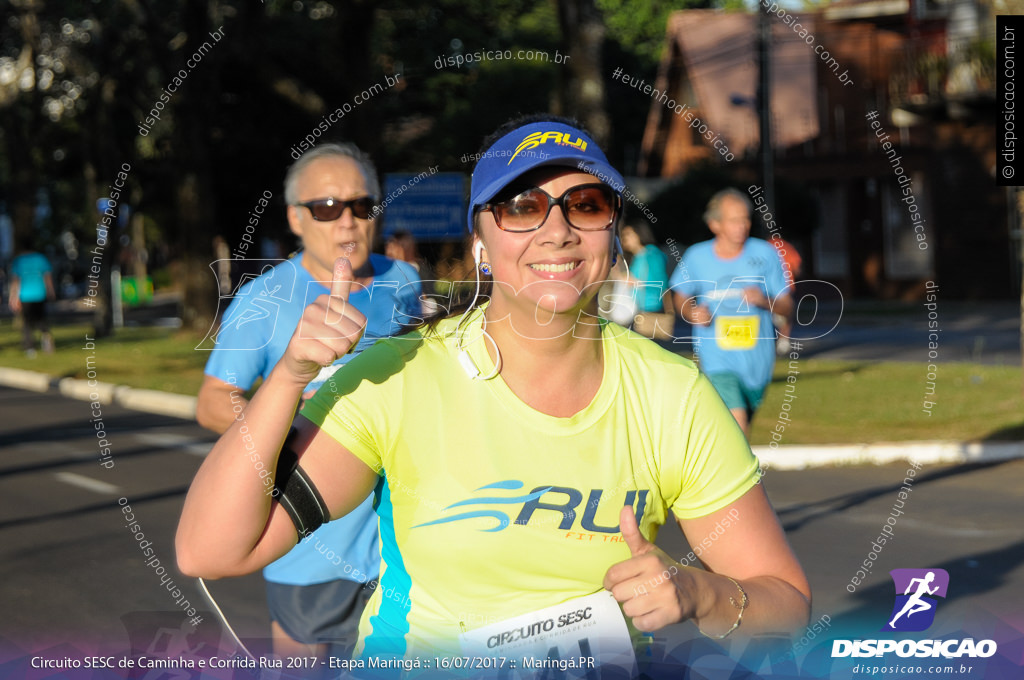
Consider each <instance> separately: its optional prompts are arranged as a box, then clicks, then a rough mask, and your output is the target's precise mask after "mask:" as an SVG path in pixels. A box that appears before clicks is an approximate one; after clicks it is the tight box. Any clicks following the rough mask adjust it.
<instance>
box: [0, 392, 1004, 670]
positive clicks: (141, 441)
mask: <svg viewBox="0 0 1024 680" xmlns="http://www.w3.org/2000/svg"><path fill="white" fill-rule="evenodd" d="M0 413H2V414H3V417H2V418H0V583H2V584H3V587H2V589H0V611H2V612H3V615H2V616H0V677H21V676H20V675H17V674H13V675H12V672H13V671H11V668H10V663H8V666H6V667H5V665H4V663H5V661H7V660H10V659H13V658H16V657H18V656H19V655H23V654H28V653H35V652H44V651H45V653H46V654H51V655H55V654H63V653H66V652H68V650H70V649H71V647H74V648H76V649H78V650H83V651H89V652H92V651H96V652H101V653H111V654H124V653H126V652H127V651H128V650H129V649H131V650H136V651H140V650H141V651H145V650H147V649H150V650H157V651H160V650H163V651H166V652H171V653H173V652H174V651H175V650H176V649H178V647H176V646H175V645H179V646H180V645H182V644H185V643H183V642H182V641H181V640H180V639H179V640H178V641H175V633H176V632H179V631H180V630H183V628H182V623H181V622H182V621H183V615H182V613H181V609H182V607H181V606H180V605H179V604H178V603H177V602H176V600H175V598H173V597H172V596H171V594H169V592H168V591H167V589H166V588H165V587H164V586H163V585H161V582H160V578H159V576H158V574H157V572H156V570H155V566H156V565H151V566H147V565H146V563H145V560H144V559H143V555H142V553H141V551H140V548H139V544H138V543H137V541H136V539H135V538H134V537H133V536H132V535H131V533H130V532H129V531H128V529H127V527H126V522H125V520H124V518H123V514H122V512H121V510H120V506H119V504H118V499H119V498H124V499H126V501H123V502H127V503H128V504H130V505H131V507H132V509H133V511H134V513H135V516H136V521H137V522H138V523H139V524H140V525H141V529H142V531H143V532H144V533H145V539H146V540H149V541H152V548H153V550H154V556H155V557H157V558H158V559H159V560H160V563H161V565H162V566H164V567H165V568H166V569H167V574H168V575H169V576H170V578H172V579H173V580H174V581H175V583H176V585H177V587H180V589H181V591H182V592H183V593H184V597H187V598H188V599H189V601H190V603H191V604H192V606H195V607H197V609H199V610H201V612H200V615H201V616H203V617H204V618H205V621H204V622H203V624H201V626H200V631H201V632H202V633H203V636H204V637H203V639H204V640H205V642H202V643H197V642H196V641H195V639H190V641H189V642H188V643H187V645H186V647H182V649H196V648H197V646H199V645H200V644H209V645H223V644H225V643H224V641H223V640H220V641H218V638H219V637H220V635H221V629H220V627H219V626H217V625H216V624H215V623H214V618H213V616H212V615H211V614H210V613H209V610H210V607H209V606H208V605H207V604H206V603H204V602H203V601H202V598H201V596H200V595H199V594H198V592H197V591H196V589H195V587H194V585H193V582H192V581H191V580H190V579H187V578H185V577H183V576H182V575H181V574H179V573H177V571H176V570H175V569H174V567H173V563H174V552H173V533H174V529H175V525H176V522H177V518H178V514H179V512H180V509H181V504H182V500H183V497H184V493H185V490H186V488H187V485H188V483H189V481H190V479H191V477H192V475H193V474H194V473H195V470H196V468H197V467H198V465H199V463H200V461H201V458H202V456H203V455H204V453H205V452H206V451H207V450H208V449H209V446H210V442H211V440H212V435H210V434H209V433H207V432H206V431H204V430H202V429H201V428H199V427H198V426H197V425H195V424H194V423H189V422H185V421H181V420H177V419H173V418H167V417H160V416H153V415H146V414H141V413H136V412H132V411H128V410H125V409H122V408H118V407H115V406H104V407H103V409H102V422H103V425H104V428H105V433H106V437H107V439H108V440H109V442H110V450H111V454H112V458H111V460H113V461H114V467H113V468H111V469H105V468H103V467H101V465H100V453H99V449H98V446H97V437H96V431H95V429H94V425H93V423H92V419H93V418H94V417H95V416H94V415H93V414H92V413H91V409H90V407H89V405H88V404H87V403H85V402H80V401H72V400H69V399H66V398H63V397H61V396H58V395H55V394H45V395H44V394H36V393H31V392H24V391H18V390H13V389H9V388H0ZM906 469H907V466H906V465H904V464H898V465H891V466H881V467H857V468H832V469H829V468H819V469H814V470H808V471H800V472H782V471H776V470H771V469H769V470H768V471H767V474H766V476H765V478H764V483H765V486H766V489H767V490H768V492H769V495H770V497H771V499H772V501H773V503H774V505H775V507H776V509H777V511H778V513H779V515H780V517H781V519H782V521H783V523H784V524H785V526H786V528H787V530H788V532H789V537H790V540H791V542H792V544H793V546H794V548H795V550H796V552H797V553H798V555H799V556H800V558H801V560H802V562H803V564H804V567H805V569H806V570H807V573H808V575H809V577H810V581H811V584H812V587H813V589H814V614H813V619H819V617H821V616H823V615H824V616H826V617H828V620H829V622H830V623H829V625H830V626H831V628H830V632H832V633H834V634H835V633H836V632H837V631H841V630H843V629H844V627H848V628H851V629H856V628H858V627H860V628H863V629H864V630H869V631H876V632H875V633H873V634H874V635H877V631H878V629H879V628H880V627H881V626H882V625H883V624H884V623H885V620H886V617H887V615H888V614H889V613H890V609H891V607H892V602H893V599H892V598H893V584H892V582H891V580H890V579H889V577H888V575H887V572H888V571H889V570H890V569H895V568H935V567H938V568H942V569H946V570H947V571H948V572H949V574H950V590H949V594H948V596H947V598H946V599H945V601H944V602H943V603H942V606H941V608H940V609H939V611H938V615H937V617H936V624H935V626H934V627H933V628H932V630H931V631H930V633H929V635H931V634H940V633H942V632H943V631H945V632H949V631H955V630H958V629H959V628H960V627H964V626H968V625H975V624H976V625H982V624H981V623H977V622H979V621H981V622H987V623H986V624H985V625H988V624H989V623H991V621H994V620H1001V621H1009V620H1011V619H1012V620H1014V621H1016V625H1017V626H1018V630H1021V629H1024V628H1022V627H1021V623H1022V619H1021V618H1020V615H1019V612H1020V610H1021V606H1022V604H1024V565H1022V561H1024V527H1022V526H1021V523H1020V516H1021V512H1020V511H1021V500H1020V499H1021V494H1020V489H1021V488H1024V460H1015V461H1008V462H1001V463H995V464H987V465H966V466H934V467H925V468H922V469H921V470H920V471H919V472H917V474H916V478H915V481H914V484H913V486H912V491H910V493H909V498H908V499H907V500H906V502H905V505H904V507H903V513H904V514H902V515H900V516H899V517H898V518H897V520H896V523H895V525H894V527H893V534H894V537H893V539H892V540H891V541H889V543H888V544H887V545H886V546H885V547H884V549H883V550H882V551H881V552H880V553H878V555H877V557H878V559H877V561H876V562H875V564H874V565H873V568H872V573H871V574H870V575H868V576H867V578H866V579H865V581H864V582H863V583H862V584H861V585H860V586H859V587H857V588H855V592H854V593H850V592H848V590H847V585H848V584H850V582H851V577H853V576H854V575H855V573H856V570H857V568H858V566H859V565H860V564H861V563H862V561H863V560H865V559H866V558H867V556H868V553H869V552H870V551H871V540H872V539H873V538H874V537H875V536H877V535H878V534H879V532H880V530H881V527H882V526H883V525H885V522H886V518H887V517H889V516H890V514H891V513H892V511H893V506H894V503H895V502H896V501H897V493H898V491H899V489H900V486H901V485H902V484H903V480H904V477H905V475H906ZM659 544H660V545H661V546H662V547H663V548H664V549H665V550H666V551H667V552H669V553H670V554H672V555H673V556H675V557H677V558H682V557H683V556H684V555H685V554H686V553H687V552H689V551H688V549H687V548H686V547H685V545H684V543H683V541H682V537H681V535H680V533H679V531H678V529H674V528H673V527H666V528H665V529H664V530H663V531H662V533H661V535H660V536H659ZM211 587H212V589H213V590H214V593H215V595H216V597H217V599H218V601H219V602H220V604H221V606H222V607H223V608H224V610H225V612H226V613H227V615H228V617H229V618H230V620H231V621H232V623H233V624H235V626H236V628H237V629H238V631H239V634H240V635H241V636H242V637H243V638H246V639H249V640H250V641H251V642H253V643H254V646H255V647H256V648H257V650H258V649H260V646H261V645H262V644H263V643H264V642H265V634H266V626H267V620H266V615H265V609H264V604H263V591H262V581H261V579H260V578H259V577H258V576H250V577H246V578H241V579H231V580H228V581H222V582H216V583H213V584H212V585H211ZM154 612H167V613H166V614H156V613H154ZM972 622H973V623H972ZM161 629H163V630H162V632H161ZM861 635H862V636H863V633H861ZM695 636H696V634H695V631H694V629H693V627H692V626H691V625H689V624H683V625H679V626H676V627H673V628H672V629H670V630H667V631H665V632H664V633H662V634H661V635H660V637H659V639H658V643H657V644H659V645H662V647H661V648H662V649H663V648H664V647H667V648H669V649H672V648H675V647H677V646H678V645H680V644H683V643H684V642H685V641H686V640H690V639H693V638H694V637H695ZM179 637H180V636H179ZM1017 637H1018V638H1019V637H1020V634H1019V632H1018V634H1017ZM260 638H264V640H263V642H261V641H260ZM1017 663H1019V661H1018V662H1017ZM5 668H6V670H5ZM40 677H42V676H40ZM708 677H712V678H713V677H717V676H714V675H709V676H708ZM723 677H725V676H723ZM931 677H935V676H931ZM1006 677H1011V676H1006Z"/></svg>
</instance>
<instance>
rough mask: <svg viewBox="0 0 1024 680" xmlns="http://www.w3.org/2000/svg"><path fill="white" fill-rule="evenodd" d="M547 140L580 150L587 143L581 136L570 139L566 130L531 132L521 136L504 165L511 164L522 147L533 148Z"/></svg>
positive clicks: (584, 147)
mask: <svg viewBox="0 0 1024 680" xmlns="http://www.w3.org/2000/svg"><path fill="white" fill-rule="evenodd" d="M548 142H554V143H555V144H559V145H561V146H572V147H575V148H577V149H579V150H580V151H586V150H587V143H586V141H584V139H583V138H582V137H577V138H576V141H575V142H574V141H572V136H571V135H570V134H569V133H568V132H555V131H554V130H552V131H550V132H532V133H530V134H528V135H526V137H523V141H521V142H519V146H517V147H516V152H515V153H514V154H512V158H509V159H508V163H507V164H506V165H512V161H514V160H515V159H516V156H518V155H519V152H520V151H522V150H523V149H533V148H536V147H538V146H540V145H541V144H547V143H548Z"/></svg>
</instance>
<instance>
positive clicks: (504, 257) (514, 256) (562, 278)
mask: <svg viewBox="0 0 1024 680" xmlns="http://www.w3.org/2000/svg"><path fill="white" fill-rule="evenodd" d="M593 182H595V179H594V176H593V175H590V174H587V173H585V172H578V171H573V170H567V169H561V168H540V169H537V170H534V171H531V172H528V173H526V174H525V175H523V176H522V177H520V178H519V179H517V180H516V183H515V186H516V187H521V188H523V189H525V188H528V187H531V186H536V187H539V188H540V189H543V190H544V191H545V192H547V193H548V194H550V195H551V196H554V197H556V198H557V197H559V196H561V195H562V194H563V193H564V192H565V190H566V189H569V188H570V187H574V186H577V185H580V184H590V183H593ZM504 195H505V194H501V195H499V199H500V198H501V197H502V196H504ZM477 226H478V232H477V233H478V234H479V238H480V239H481V241H482V242H483V244H484V248H485V250H484V254H483V260H484V261H485V262H488V263H490V265H491V272H492V274H491V275H492V277H493V279H494V284H495V285H494V287H493V290H492V293H491V306H490V309H489V310H488V315H489V316H491V315H495V316H493V317H492V318H502V317H503V316H504V315H506V314H514V315H519V314H526V315H527V316H526V317H525V318H528V319H536V320H538V321H541V322H543V321H545V319H544V318H543V315H540V314H539V313H538V312H539V311H540V310H544V312H546V314H547V315H552V314H572V315H578V313H579V312H580V311H581V310H583V309H586V308H588V307H589V306H591V305H592V304H594V299H595V297H596V295H597V289H598V284H599V283H600V282H602V281H604V280H606V279H607V278H608V272H609V270H610V269H611V262H612V253H613V240H614V234H615V232H614V226H613V227H609V228H608V229H604V230H602V231H580V230H579V229H575V228H573V227H571V226H570V225H569V223H568V222H567V221H566V219H565V215H564V214H563V213H562V210H561V208H560V207H559V206H557V205H556V206H553V207H552V208H551V211H550V212H549V213H548V217H547V220H545V222H544V224H542V225H541V227H540V228H539V229H537V230H536V231H529V232H524V233H513V232H507V231H502V230H501V229H499V228H498V226H497V224H496V223H495V221H494V215H493V214H492V213H490V212H481V213H479V216H478V218H477Z"/></svg>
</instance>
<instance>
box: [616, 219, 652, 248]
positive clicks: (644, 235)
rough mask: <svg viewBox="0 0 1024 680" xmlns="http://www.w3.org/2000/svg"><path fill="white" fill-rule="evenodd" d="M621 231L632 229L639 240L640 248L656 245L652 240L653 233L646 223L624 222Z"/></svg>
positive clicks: (638, 221) (637, 221)
mask: <svg viewBox="0 0 1024 680" xmlns="http://www.w3.org/2000/svg"><path fill="white" fill-rule="evenodd" d="M623 229H632V230H633V231H635V232H636V237H637V238H638V239H640V245H642V246H653V245H654V244H656V243H657V240H656V239H655V238H654V232H653V231H651V227H650V226H649V225H648V224H647V222H643V221H640V220H636V221H634V222H626V224H625V226H623Z"/></svg>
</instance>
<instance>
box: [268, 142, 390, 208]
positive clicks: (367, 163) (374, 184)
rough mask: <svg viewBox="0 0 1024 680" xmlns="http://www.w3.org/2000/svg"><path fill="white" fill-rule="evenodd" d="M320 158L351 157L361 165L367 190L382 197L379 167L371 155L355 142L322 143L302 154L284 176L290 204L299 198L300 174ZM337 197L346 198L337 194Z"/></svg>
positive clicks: (285, 193) (287, 198) (285, 196)
mask: <svg viewBox="0 0 1024 680" xmlns="http://www.w3.org/2000/svg"><path fill="white" fill-rule="evenodd" d="M319 158H351V159H352V160H354V161H355V162H356V164H357V165H358V166H359V169H360V170H361V171H362V173H363V178H364V179H365V180H366V190H367V191H368V192H369V194H370V195H371V196H374V197H376V198H377V199H378V200H379V199H380V181H379V180H378V179H377V168H376V167H374V165H373V161H372V160H370V155H369V154H367V153H366V152H365V151H362V150H360V148H359V147H358V146H356V145H355V144H352V143H349V142H344V143H335V142H330V143H327V144H320V145H318V146H315V147H313V148H312V149H310V150H309V151H307V152H305V153H304V154H302V156H300V157H299V160H297V161H295V162H294V163H292V165H291V167H289V168H288V172H287V173H285V176H284V200H285V203H287V204H288V205H294V204H295V202H296V201H298V200H299V197H298V195H297V194H298V188H297V185H298V183H299V176H300V175H301V174H302V171H303V170H305V169H306V168H307V167H309V165H310V163H312V162H313V161H315V160H317V159H319ZM336 198H344V196H337V197H336Z"/></svg>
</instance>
